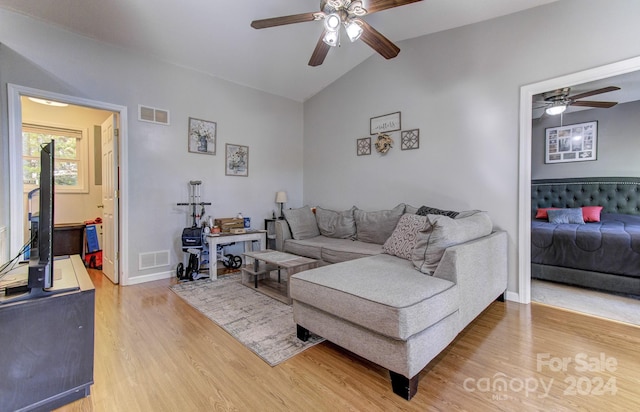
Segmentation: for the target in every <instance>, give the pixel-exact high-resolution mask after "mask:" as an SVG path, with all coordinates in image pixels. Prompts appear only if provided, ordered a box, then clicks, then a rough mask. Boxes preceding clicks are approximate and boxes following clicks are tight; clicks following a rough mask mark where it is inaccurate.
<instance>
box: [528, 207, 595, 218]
mask: <svg viewBox="0 0 640 412" xmlns="http://www.w3.org/2000/svg"><path fill="white" fill-rule="evenodd" d="M558 209H559V208H558V207H543V208H540V209H538V212H537V213H536V219H549V215H547V210H558ZM582 213H583V214H584V212H582Z"/></svg>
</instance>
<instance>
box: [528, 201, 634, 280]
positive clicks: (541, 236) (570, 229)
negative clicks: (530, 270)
mask: <svg viewBox="0 0 640 412" xmlns="http://www.w3.org/2000/svg"><path fill="white" fill-rule="evenodd" d="M600 220H601V221H600V222H597V223H585V224H584V225H578V224H555V223H549V222H547V221H546V220H539V219H533V220H532V222H531V262H532V263H539V264H543V265H552V266H562V267H570V268H574V269H582V270H590V271H594V272H602V273H613V274H617V275H625V276H632V277H640V216H637V215H623V214H616V213H603V214H602V215H601V218H600Z"/></svg>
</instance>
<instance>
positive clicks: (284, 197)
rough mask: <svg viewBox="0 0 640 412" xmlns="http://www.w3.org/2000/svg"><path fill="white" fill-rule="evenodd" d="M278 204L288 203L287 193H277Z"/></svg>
mask: <svg viewBox="0 0 640 412" xmlns="http://www.w3.org/2000/svg"><path fill="white" fill-rule="evenodd" d="M276 203H287V192H276Z"/></svg>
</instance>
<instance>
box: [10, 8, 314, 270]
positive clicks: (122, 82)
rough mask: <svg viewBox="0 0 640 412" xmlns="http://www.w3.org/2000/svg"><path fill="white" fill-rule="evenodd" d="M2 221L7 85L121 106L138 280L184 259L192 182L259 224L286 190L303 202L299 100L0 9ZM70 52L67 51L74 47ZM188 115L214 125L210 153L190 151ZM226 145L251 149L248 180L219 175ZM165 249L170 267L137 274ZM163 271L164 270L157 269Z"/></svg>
mask: <svg viewBox="0 0 640 412" xmlns="http://www.w3.org/2000/svg"><path fill="white" fill-rule="evenodd" d="M0 42H1V43H2V44H0V90H2V92H1V93H0V95H1V96H2V97H1V98H2V100H1V101H0V106H1V107H2V110H1V117H0V127H1V128H0V165H1V166H0V167H1V168H2V176H1V179H0V193H1V196H2V198H1V199H0V226H8V225H9V186H8V159H9V154H8V148H9V142H8V139H9V136H8V126H7V109H6V107H7V106H6V103H7V94H6V93H7V83H13V84H17V85H20V86H26V87H32V88H37V89H43V90H47V91H51V92H57V93H63V94H68V95H73V96H78V97H82V98H87V99H92V100H97V101H101V102H107V103H112V104H117V105H122V106H126V107H127V109H128V116H129V121H128V125H127V126H128V141H127V145H126V150H127V151H128V153H129V164H128V172H129V176H128V178H129V193H128V194H125V195H128V202H129V203H128V204H129V210H128V212H129V225H128V226H127V227H125V228H124V231H125V232H126V235H127V236H128V238H129V246H130V247H129V250H127V251H126V252H127V253H128V255H129V265H128V267H125V268H123V271H125V272H126V273H127V274H128V276H129V277H130V278H131V279H133V280H135V278H138V280H137V281H139V280H140V279H141V278H143V277H145V276H146V279H153V278H154V277H157V276H164V275H169V276H170V275H171V274H172V273H173V270H174V268H175V265H176V264H177V262H178V261H179V260H182V257H183V254H182V252H181V241H180V234H181V232H182V228H183V227H185V226H187V222H188V219H187V210H186V209H185V208H180V207H177V206H176V203H177V202H185V201H187V200H188V199H187V194H188V182H189V180H195V179H200V180H202V181H203V186H204V187H203V199H202V200H203V201H211V202H213V206H212V207H209V208H208V210H207V214H211V215H213V216H214V217H232V216H235V215H236V214H237V213H238V212H240V211H241V212H243V213H244V215H245V216H249V217H251V218H252V219H253V222H254V226H256V227H259V228H262V225H263V221H262V219H264V218H265V217H270V216H271V212H272V210H273V209H276V208H277V205H276V204H275V193H276V191H278V190H286V191H287V192H288V194H289V199H290V202H291V203H293V204H300V203H301V202H302V144H303V141H302V133H303V126H302V119H303V115H302V113H303V108H302V103H300V102H295V101H293V100H289V99H285V98H281V97H278V96H274V95H271V94H267V93H264V92H260V91H257V90H254V89H250V88H247V87H243V86H239V85H236V84H233V83H229V82H227V81H223V80H220V79H217V78H214V77H211V76H207V75H204V74H202V73H197V72H194V71H189V70H186V69H183V68H179V67H175V66H171V65H168V64H165V63H163V62H160V61H156V60H152V59H150V58H147V57H144V56H140V55H136V54H131V53H128V52H126V51H123V50H122V49H119V48H115V47H110V46H108V45H105V44H103V43H100V42H96V41H92V40H89V39H87V38H84V37H81V36H77V35H74V34H71V33H69V32H66V31H63V30H60V29H58V28H54V27H51V26H48V25H45V24H42V23H41V22H39V21H35V20H32V19H30V18H27V17H24V16H22V15H18V14H15V13H11V12H8V11H6V10H4V9H0ZM70 51H73V53H70ZM139 104H143V105H148V106H152V107H157V108H161V109H167V110H169V111H170V112H171V125H170V126H160V125H154V124H150V123H145V122H139V121H138V120H137V117H138V116H137V110H138V105H139ZM189 117H195V118H199V119H206V120H210V121H215V122H217V124H218V136H217V138H218V142H217V154H216V155H215V156H209V155H202V154H194V153H188V151H187V122H188V118H189ZM225 143H235V144H242V145H248V146H249V177H231V176H225V168H224V147H225ZM161 250H170V251H171V259H172V262H171V264H172V267H166V268H160V269H153V270H146V271H144V270H143V271H141V270H139V269H138V256H139V254H140V253H143V252H153V251H161ZM163 271H166V273H158V272H163Z"/></svg>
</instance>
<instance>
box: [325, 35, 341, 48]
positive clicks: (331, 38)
mask: <svg viewBox="0 0 640 412" xmlns="http://www.w3.org/2000/svg"><path fill="white" fill-rule="evenodd" d="M322 41H323V42H325V43H327V44H328V45H329V46H331V47H336V46H337V45H338V42H339V41H340V32H338V31H327V33H326V34H325V35H324V37H323V38H322Z"/></svg>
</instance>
